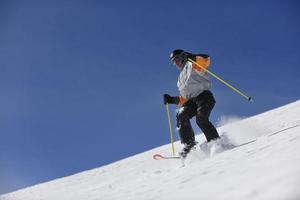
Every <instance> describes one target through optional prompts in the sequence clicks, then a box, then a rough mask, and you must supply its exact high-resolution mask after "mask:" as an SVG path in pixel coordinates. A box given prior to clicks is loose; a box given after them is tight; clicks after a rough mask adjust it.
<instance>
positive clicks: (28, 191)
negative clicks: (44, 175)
mask: <svg viewBox="0 0 300 200" xmlns="http://www.w3.org/2000/svg"><path fill="white" fill-rule="evenodd" d="M218 131H219V132H220V133H222V134H223V136H222V138H223V139H224V138H225V142H224V141H223V142H221V147H220V146H218V145H220V144H219V143H220V142H214V143H212V144H206V145H204V147H203V145H202V149H200V147H199V146H198V148H197V149H196V150H194V151H193V152H192V153H191V155H189V156H188V158H187V159H186V161H185V163H184V164H185V166H184V167H183V166H182V162H181V160H159V161H156V160H153V159H152V156H153V155H154V154H156V153H161V154H163V155H171V146H170V145H165V146H162V147H158V148H156V149H152V150H150V151H147V152H144V153H141V154H138V155H135V156H133V157H130V158H127V159H124V160H121V161H118V162H115V163H112V164H110V165H107V166H103V167H100V168H96V169H93V170H89V171H85V172H81V173H78V174H75V175H72V176H69V177H65V178H61V179H56V180H53V181H50V182H47V183H43V184H39V185H36V186H33V187H29V188H25V189H22V190H18V191H16V192H12V193H8V194H5V195H2V196H0V199H1V200H83V199H84V200H110V199H114V200H120V199H122V200H127V199H128V200H129V199H130V200H133V199H139V200H143V199H147V200H150V199H163V200H169V199H170V200H171V199H172V200H177V199H178V200H179V199H180V200H182V199H188V200H193V199H206V200H207V199H222V200H223V199H224V200H226V199H228V200H235V199H238V200H241V199H243V200H246V199H255V200H261V199H266V200H271V199H272V200H276V199H280V200H281V199H282V200H299V199H300V101H297V102H294V103H291V104H288V105H286V106H283V107H280V108H277V109H274V110H271V111H269V112H265V113H262V114H260V115H257V116H254V117H251V118H247V119H243V120H240V121H238V122H234V123H230V124H227V125H224V126H222V127H220V128H218ZM197 140H198V141H199V142H200V143H201V142H203V141H204V137H203V135H202V134H201V135H198V136H197ZM222 144H223V145H224V144H225V146H222ZM228 144H233V145H234V146H235V147H234V148H232V147H230V145H229V146H228ZM175 145H176V146H175V147H176V150H180V148H181V144H179V143H178V142H176V144H175Z"/></svg>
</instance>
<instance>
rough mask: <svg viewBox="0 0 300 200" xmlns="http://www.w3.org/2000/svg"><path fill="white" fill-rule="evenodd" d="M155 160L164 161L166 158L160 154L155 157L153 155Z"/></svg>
mask: <svg viewBox="0 0 300 200" xmlns="http://www.w3.org/2000/svg"><path fill="white" fill-rule="evenodd" d="M153 159H154V160H161V159H164V157H163V156H162V155H160V154H155V155H153Z"/></svg>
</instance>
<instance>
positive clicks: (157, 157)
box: [153, 154, 181, 160]
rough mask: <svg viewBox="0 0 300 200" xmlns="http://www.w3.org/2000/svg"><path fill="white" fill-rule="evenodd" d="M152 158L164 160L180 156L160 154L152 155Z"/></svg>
mask: <svg viewBox="0 0 300 200" xmlns="http://www.w3.org/2000/svg"><path fill="white" fill-rule="evenodd" d="M153 159H154V160H166V159H181V157H180V156H163V155H160V154H155V155H153Z"/></svg>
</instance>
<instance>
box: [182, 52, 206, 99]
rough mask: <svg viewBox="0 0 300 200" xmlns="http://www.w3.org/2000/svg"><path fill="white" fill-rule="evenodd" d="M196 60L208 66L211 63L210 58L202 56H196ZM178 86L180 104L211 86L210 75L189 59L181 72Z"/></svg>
mask: <svg viewBox="0 0 300 200" xmlns="http://www.w3.org/2000/svg"><path fill="white" fill-rule="evenodd" d="M196 62H197V63H198V64H199V65H201V66H203V67H205V68H207V67H208V66H209V64H210V59H209V57H208V58H203V57H201V56H197V57H196ZM177 87H178V90H179V93H180V97H179V98H180V104H183V103H184V102H185V101H187V100H189V99H191V98H193V97H196V96H198V95H199V94H201V93H202V92H203V91H205V90H209V89H210V87H211V81H210V78H209V75H208V74H207V73H206V72H205V71H204V70H203V69H202V68H200V67H199V66H197V65H196V64H193V63H191V62H190V61H187V62H186V64H185V66H184V67H183V69H182V71H181V72H180V74H179V77H178V81H177Z"/></svg>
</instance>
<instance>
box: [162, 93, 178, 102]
mask: <svg viewBox="0 0 300 200" xmlns="http://www.w3.org/2000/svg"><path fill="white" fill-rule="evenodd" d="M167 103H168V104H179V97H171V96H170V95H168V94H164V104H167Z"/></svg>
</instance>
